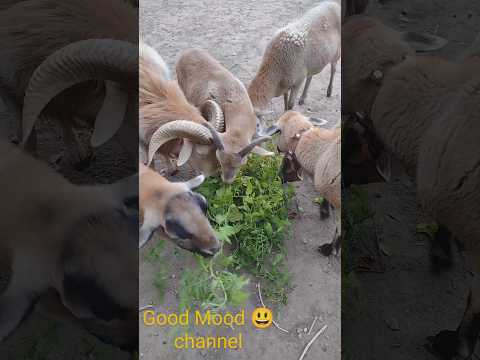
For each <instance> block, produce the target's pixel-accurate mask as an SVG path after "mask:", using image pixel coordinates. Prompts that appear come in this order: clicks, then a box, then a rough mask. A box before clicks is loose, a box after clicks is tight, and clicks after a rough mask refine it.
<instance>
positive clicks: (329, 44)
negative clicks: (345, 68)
mask: <svg viewBox="0 0 480 360" xmlns="http://www.w3.org/2000/svg"><path fill="white" fill-rule="evenodd" d="M340 27H341V9H340V4H339V3H337V2H336V1H324V2H322V3H320V4H319V5H318V6H316V7H315V8H313V9H311V10H309V11H308V12H307V13H306V14H305V15H304V16H303V17H301V18H300V19H298V20H296V21H294V22H292V23H290V24H289V25H287V26H286V27H284V28H282V29H280V30H278V32H277V33H276V34H275V36H274V37H273V39H272V40H271V41H270V44H269V45H268V47H267V48H266V50H265V53H264V55H263V59H262V63H261V64H260V68H259V70H258V72H257V74H256V76H255V78H254V79H253V80H252V82H251V83H250V86H249V87H248V94H249V95H250V99H251V100H252V103H253V106H254V108H255V111H256V112H257V113H261V112H262V111H263V110H264V109H265V107H266V106H267V105H268V103H269V102H270V100H271V99H272V98H274V97H277V96H281V95H283V97H284V104H285V111H287V110H290V109H292V108H293V106H294V103H295V101H296V97H297V94H298V91H299V90H300V87H301V86H302V84H303V83H304V82H305V87H304V90H303V93H302V95H301V96H300V100H299V104H303V103H304V102H305V99H306V97H307V92H308V88H309V86H310V82H311V80H312V77H313V76H314V75H315V74H318V73H320V72H321V71H322V70H323V69H324V67H325V66H327V65H328V64H330V82H329V85H328V90H327V96H330V95H331V94H332V84H333V78H334V76H335V69H336V64H337V61H338V59H339V58H340V45H341V40H340V32H341V31H340Z"/></svg>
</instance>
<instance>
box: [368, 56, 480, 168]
mask: <svg viewBox="0 0 480 360" xmlns="http://www.w3.org/2000/svg"><path fill="white" fill-rule="evenodd" d="M476 69H478V66H475V64H472V65H467V64H462V65H460V64H455V63H451V62H449V61H446V60H443V59H440V58H436V57H415V56H412V57H409V58H408V59H406V60H405V61H403V62H402V63H400V64H398V65H397V66H395V67H393V68H392V69H391V70H390V72H389V74H388V75H386V77H385V79H384V81H383V84H382V87H381V88H380V90H379V91H378V95H377V97H376V100H375V103H374V106H373V107H372V112H371V119H372V124H373V128H374V129H375V132H376V134H377V136H378V137H379V138H380V140H381V141H382V142H383V144H384V145H385V147H386V148H387V149H388V150H390V151H391V152H393V153H394V154H396V156H397V157H398V158H399V160H401V161H402V162H403V163H404V165H405V166H406V170H407V171H408V172H409V173H410V174H411V175H415V172H416V168H417V162H418V154H419V147H420V144H421V142H422V141H423V136H424V133H425V131H426V130H427V129H428V128H429V127H430V125H431V124H432V123H433V122H434V121H436V119H438V118H439V117H441V115H442V114H443V112H444V111H445V110H446V108H447V107H448V106H450V104H449V102H448V99H449V98H450V97H451V96H452V94H454V93H455V92H457V91H458V88H459V86H461V85H462V84H464V83H465V82H466V81H468V80H469V79H470V78H471V76H472V73H475V71H476ZM407 114H408V115H407Z"/></svg>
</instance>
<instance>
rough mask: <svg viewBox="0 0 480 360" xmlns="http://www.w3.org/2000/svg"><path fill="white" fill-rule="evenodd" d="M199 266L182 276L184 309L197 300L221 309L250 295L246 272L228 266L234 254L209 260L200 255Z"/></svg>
mask: <svg viewBox="0 0 480 360" xmlns="http://www.w3.org/2000/svg"><path fill="white" fill-rule="evenodd" d="M196 258H197V263H198V265H199V266H198V267H197V268H196V269H193V270H187V271H184V272H183V275H182V278H181V280H180V304H179V308H180V310H181V311H182V310H184V309H186V308H190V307H191V306H192V303H193V301H196V302H199V303H200V304H201V307H202V308H203V309H210V310H220V309H224V308H225V307H226V306H230V305H231V306H239V305H241V304H243V303H244V302H245V300H246V299H247V298H248V294H247V293H246V292H245V291H244V290H243V288H244V287H245V286H246V285H247V284H248V279H246V278H245V277H244V276H239V275H236V274H234V273H232V272H230V271H229V270H228V268H229V267H230V266H231V265H232V262H233V259H232V257H231V256H225V255H223V254H220V255H218V256H217V257H216V258H215V259H211V260H205V259H203V258H201V257H200V256H198V255H197V256H196Z"/></svg>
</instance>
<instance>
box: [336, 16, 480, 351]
mask: <svg viewBox="0 0 480 360" xmlns="http://www.w3.org/2000/svg"><path fill="white" fill-rule="evenodd" d="M360 22H364V23H367V22H370V23H371V22H372V20H370V19H365V18H364V19H359V20H358V21H356V24H357V25H358V24H359V23H360ZM346 24H348V21H347V23H346ZM344 29H345V30H346V31H345V35H344V36H345V39H347V40H348V39H349V36H350V35H352V34H353V33H354V32H355V31H352V28H350V29H349V28H348V27H347V26H345V27H344ZM379 34H380V32H379V31H377V32H375V35H376V36H377V37H378V35H379ZM354 37H357V38H359V37H361V28H357V30H356V34H355V36H354ZM373 37H374V36H373ZM373 37H372V39H373ZM350 44H352V43H350ZM353 44H354V46H352V47H351V50H352V52H353V53H354V54H358V53H357V51H358V50H359V49H360V48H361V49H362V51H363V50H364V49H363V48H364V47H365V46H366V44H370V42H368V41H367V42H361V43H360V42H359V43H353ZM355 44H356V45H355ZM402 48H404V47H402V46H399V47H397V48H396V50H398V49H402ZM378 53H381V52H380V51H378ZM370 55H371V56H372V55H374V56H373V59H375V54H374V53H373V54H372V53H370ZM390 59H393V60H395V57H390ZM397 59H398V61H389V62H386V64H387V67H385V69H381V70H379V69H378V68H377V69H376V66H377V65H376V64H375V63H373V62H372V61H371V60H366V61H363V59H362V57H360V56H357V57H356V60H357V61H359V62H363V63H364V64H367V63H373V65H370V67H365V69H367V70H366V71H365V74H372V73H375V72H376V71H377V75H378V73H380V76H378V77H377V78H378V80H380V81H378V82H377V85H376V88H375V89H374V92H373V93H374V94H373V95H370V96H371V97H370V98H369V101H368V102H364V104H367V106H365V107H364V108H363V109H366V111H365V113H366V115H367V116H369V117H370V118H371V123H372V128H373V130H374V131H375V134H376V135H377V136H378V138H379V139H380V141H381V142H382V143H383V144H384V146H385V147H386V148H387V149H388V150H389V151H390V152H391V153H393V154H394V155H395V156H396V157H397V158H399V159H400V160H401V161H402V163H403V164H404V165H405V168H406V170H407V172H408V173H409V174H410V175H411V176H414V177H415V178H416V181H417V196H418V200H419V202H420V204H421V205H422V208H423V209H424V210H426V211H427V213H429V214H431V215H432V216H433V218H434V219H436V220H437V222H439V224H440V226H441V227H445V228H447V229H448V230H450V231H452V233H453V234H454V235H456V236H457V237H458V238H459V239H460V240H461V242H462V243H463V244H464V246H465V248H466V257H467V259H468V261H469V262H470V263H472V264H473V271H474V273H475V277H474V281H473V283H472V286H471V290H470V299H471V301H470V302H469V304H468V305H467V310H466V312H465V315H464V318H463V320H462V322H461V324H460V326H459V328H458V330H457V331H456V332H450V331H443V332H440V333H439V334H438V335H437V337H436V338H435V341H434V348H436V350H439V349H438V345H439V344H440V343H444V344H445V343H450V344H459V345H458V347H457V345H452V348H451V349H449V350H450V351H451V354H454V355H456V356H460V357H461V358H467V357H468V356H471V354H472V352H473V348H474V347H475V343H476V339H477V337H478V331H477V330H475V329H476V327H475V326H473V323H472V317H473V314H475V313H478V312H479V311H480V309H478V307H476V305H475V304H476V302H478V300H476V299H478V298H480V288H479V285H478V274H479V269H478V266H476V265H475V264H478V263H479V261H478V260H479V259H480V251H479V250H478V248H479V242H478V241H479V240H478V239H480V230H479V229H478V225H477V224H478V221H477V220H478V219H477V218H476V214H478V213H480V211H479V210H480V209H479V205H478V204H479V201H478V190H479V189H478V184H479V183H480V182H479V179H478V178H479V176H478V171H476V168H477V166H476V165H477V164H478V156H476V154H477V153H478V152H477V151H476V150H475V145H474V144H475V141H474V139H473V138H472V137H474V136H475V135H474V134H478V133H479V131H478V130H479V129H478V124H477V123H478V122H477V121H476V119H477V118H478V113H479V107H478V104H479V102H478V99H479V88H480V86H479V82H480V80H479V78H478V75H476V74H478V73H479V70H480V64H479V62H478V59H476V57H475V52H473V53H472V54H471V55H470V57H468V55H467V57H466V58H465V60H464V62H463V63H461V64H458V63H452V62H449V61H447V60H444V59H441V58H437V57H432V56H428V57H427V56H423V57H419V56H415V55H413V54H407V55H406V56H403V58H402V59H401V60H400V59H399V58H398V57H397ZM352 63H353V60H352ZM357 66H358V65H357ZM357 69H358V68H357ZM344 70H346V67H344ZM353 73H354V72H353V71H352V72H351V74H353ZM472 76H473V77H474V79H473V80H472ZM357 79H358V77H357ZM344 81H345V82H346V83H345V86H346V87H348V86H350V85H349V84H350V83H349V81H351V78H350V79H348V76H347V74H345V76H344ZM369 82H370V83H369ZM371 82H372V79H368V78H365V79H364V80H363V81H357V85H358V87H357V88H356V93H357V95H359V96H360V97H361V96H362V95H363V94H365V93H366V92H367V91H368V86H371ZM355 95H356V94H354V93H352V94H351V95H350V96H348V95H347V96H346V97H345V98H346V100H347V101H348V98H349V97H350V98H351V97H352V96H355ZM357 100H358V99H357ZM368 106H371V108H370V110H368ZM349 110H350V111H351V110H354V111H355V110H357V111H358V110H360V109H359V108H358V107H357V108H355V107H353V108H350V109H349ZM472 155H473V156H472ZM459 214H462V215H461V216H459ZM447 340H448V341H447ZM443 355H447V354H443ZM452 356H453V355H448V356H447V358H451V357H452Z"/></svg>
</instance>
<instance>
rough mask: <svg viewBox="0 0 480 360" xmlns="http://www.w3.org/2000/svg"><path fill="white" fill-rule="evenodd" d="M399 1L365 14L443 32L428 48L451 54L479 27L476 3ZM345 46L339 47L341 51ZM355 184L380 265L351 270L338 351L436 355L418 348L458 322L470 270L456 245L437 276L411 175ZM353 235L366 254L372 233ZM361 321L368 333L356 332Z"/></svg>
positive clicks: (353, 355)
mask: <svg viewBox="0 0 480 360" xmlns="http://www.w3.org/2000/svg"><path fill="white" fill-rule="evenodd" d="M425 3H426V2H425ZM405 5H406V1H384V4H383V5H382V4H380V3H379V2H377V1H371V2H370V6H369V8H368V9H367V13H368V14H370V15H373V16H377V17H379V18H381V19H383V21H384V22H385V23H386V24H388V25H390V26H392V27H393V28H395V29H398V30H402V31H403V30H408V31H417V32H428V33H431V34H437V35H438V36H442V37H444V38H446V39H448V41H449V43H448V45H447V46H446V47H445V48H443V49H441V50H439V51H437V52H436V53H432V54H429V55H433V54H434V55H440V56H443V57H446V58H448V59H455V58H456V57H457V56H458V54H459V53H460V52H462V51H463V50H465V49H466V48H467V47H468V45H469V44H470V43H471V42H472V41H473V39H474V38H475V36H476V34H477V33H478V31H479V26H478V24H479V22H480V3H478V2H472V1H463V0H462V1H454V2H453V1H446V0H437V1H433V8H432V10H431V11H430V12H429V13H428V14H424V16H422V17H414V16H411V14H409V13H407V14H402V10H403V9H404V8H405ZM346 51H348V49H343V52H344V54H346V53H345V52H346ZM345 56H346V55H345ZM362 188H363V189H364V190H365V191H366V192H367V194H368V199H369V204H370V207H371V208H372V210H373V211H374V212H375V215H374V217H373V220H372V223H371V224H366V225H365V226H366V228H367V232H368V233H369V234H377V240H378V243H379V244H380V246H381V247H382V248H383V249H384V250H385V251H384V252H383V254H382V256H380V259H381V262H383V263H384V265H385V272H383V273H381V274H378V273H373V272H369V273H362V274H358V275H357V278H358V292H359V296H358V298H359V303H358V304H357V305H358V307H356V308H354V309H349V315H348V318H347V317H346V316H345V317H343V318H342V319H343V321H347V322H348V326H344V327H343V330H344V334H343V336H344V339H348V340H346V341H348V343H349V346H348V348H349V353H348V354H345V358H346V359H356V360H358V359H360V360H363V359H365V360H367V359H368V360H370V359H435V357H434V356H433V355H431V354H430V353H429V352H427V351H426V349H425V348H424V344H425V343H426V342H427V341H426V337H427V336H431V335H434V334H436V333H437V332H439V331H440V330H444V329H451V330H454V329H456V328H457V326H458V324H459V321H460V319H461V317H462V314H463V311H464V307H465V302H466V296H467V291H468V286H469V282H470V278H471V277H470V274H469V272H468V271H467V269H466V266H465V264H464V261H463V258H462V257H461V256H460V255H459V254H458V252H455V259H454V265H453V267H452V269H450V270H449V271H448V272H446V273H442V274H438V275H435V274H433V273H432V271H431V264H430V259H429V253H430V243H429V240H428V238H427V237H426V236H424V235H421V234H418V233H417V232H416V224H418V223H421V222H422V221H424V220H423V217H422V213H421V211H420V210H418V209H417V205H416V195H415V184H414V183H413V182H412V180H411V179H409V178H408V177H406V176H399V177H397V178H395V179H392V180H391V181H390V182H389V183H378V184H369V185H364V186H362ZM359 242H360V244H357V247H360V248H363V254H361V255H366V254H372V243H373V242H374V241H373V240H372V236H369V237H366V238H364V239H362V240H361V241H359ZM455 249H456V247H455ZM387 253H388V254H387ZM377 259H378V258H377ZM366 327H368V329H369V331H367V332H365V331H363V330H364V329H365V328H366ZM344 344H345V341H344ZM360 349H362V350H360ZM364 349H368V351H364ZM479 353H480V352H479V351H478V347H477V354H479Z"/></svg>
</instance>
